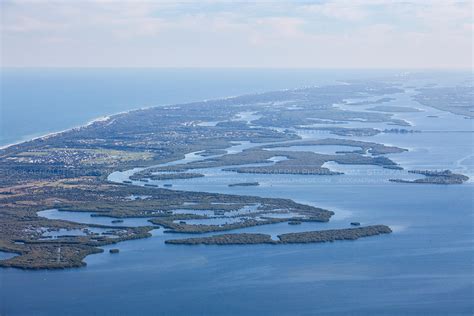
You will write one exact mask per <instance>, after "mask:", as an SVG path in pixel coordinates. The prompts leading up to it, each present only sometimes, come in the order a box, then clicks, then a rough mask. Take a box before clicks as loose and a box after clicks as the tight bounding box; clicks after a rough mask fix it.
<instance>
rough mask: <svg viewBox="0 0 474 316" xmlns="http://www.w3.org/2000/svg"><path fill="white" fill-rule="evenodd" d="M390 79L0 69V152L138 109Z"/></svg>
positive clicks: (321, 73)
mask: <svg viewBox="0 0 474 316" xmlns="http://www.w3.org/2000/svg"><path fill="white" fill-rule="evenodd" d="M397 73H400V71H393V70H390V71H347V70H292V69H172V68H170V69H164V68H156V69H154V68H150V69H146V68H143V69H137V68H129V69H127V68H123V69H120V68H111V69H101V68H82V69H77V68H72V69H68V68H59V69H58V68H56V69H54V68H26V69H24V68H2V69H0V146H4V145H7V144H10V143H14V142H18V141H24V140H28V139H31V138H33V137H38V136H42V135H44V134H46V133H51V132H57V131H61V130H64V129H68V128H71V127H74V126H78V125H83V124H85V123H87V122H88V121H90V120H93V119H95V118H97V117H101V116H105V115H110V114H114V113H117V112H121V111H128V110H131V109H136V108H141V107H147V106H159V105H166V104H177V103H185V102H194V101H201V100H205V99H214V98H222V97H228V96H235V95H241V94H247V93H258V92H265V91H270V90H280V89H287V88H299V87H304V86H313V85H322V84H332V83H335V82H337V81H338V80H348V79H359V78H373V77H381V76H388V75H394V74H397Z"/></svg>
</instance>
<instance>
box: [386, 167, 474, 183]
mask: <svg viewBox="0 0 474 316" xmlns="http://www.w3.org/2000/svg"><path fill="white" fill-rule="evenodd" d="M408 172H410V173H414V174H420V175H424V176H425V177H424V178H420V179H415V180H403V179H390V181H392V182H398V183H419V184H462V183H464V182H466V181H467V180H469V177H468V176H465V175H463V174H459V173H453V172H452V171H450V170H442V171H436V170H435V171H432V170H409V171H408Z"/></svg>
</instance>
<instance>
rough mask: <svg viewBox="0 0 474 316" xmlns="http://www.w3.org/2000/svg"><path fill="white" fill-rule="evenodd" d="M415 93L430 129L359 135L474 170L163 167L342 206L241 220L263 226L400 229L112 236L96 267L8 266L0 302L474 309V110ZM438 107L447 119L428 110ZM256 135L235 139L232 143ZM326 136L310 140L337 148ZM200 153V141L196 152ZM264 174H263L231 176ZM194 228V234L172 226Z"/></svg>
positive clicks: (152, 310)
mask: <svg viewBox="0 0 474 316" xmlns="http://www.w3.org/2000/svg"><path fill="white" fill-rule="evenodd" d="M333 75H334V74H333ZM301 80H302V79H301ZM443 80H445V78H444V77H443V78H440V79H439V81H440V82H442V81H443ZM281 84H282V85H283V84H284V82H283V83H281ZM408 84H413V83H407V85H408ZM176 89H177V90H179V87H176ZM104 93H105V92H104ZM409 93H411V92H409V91H408V92H407V93H404V94H400V95H397V96H396V100H394V101H392V102H391V103H390V105H398V106H402V105H404V106H416V107H417V108H420V109H422V110H423V112H421V113H423V115H420V113H399V114H396V116H397V118H401V119H406V120H409V121H410V122H412V123H413V124H414V127H413V128H414V129H419V130H422V131H424V132H423V133H414V134H379V135H376V136H373V137H356V138H351V139H359V140H365V141H373V142H380V143H384V144H389V145H395V146H400V147H403V148H407V149H409V151H408V152H404V153H400V154H393V155H390V158H391V159H393V160H394V161H396V162H397V163H399V164H401V166H403V167H404V168H406V169H407V170H410V169H424V168H434V169H446V168H449V169H452V170H455V171H459V172H462V173H464V174H467V175H469V176H470V177H471V181H469V182H468V183H466V184H463V185H452V186H442V185H441V186H440V185H429V184H427V185H409V184H399V183H391V182H388V179H389V178H392V177H400V178H403V179H408V178H410V177H413V175H410V174H409V173H407V171H406V170H403V171H397V170H387V169H383V168H380V167H377V166H354V165H350V166H348V165H338V164H336V163H328V164H327V167H328V168H330V169H332V170H336V171H342V172H344V173H345V174H344V175H339V176H297V175H278V174H272V175H258V174H235V173H229V172H225V171H222V169H223V168H208V169H202V170H198V172H203V173H204V174H205V175H206V177H204V178H196V179H187V180H167V181H156V184H159V185H160V186H161V185H162V184H164V183H172V184H173V189H180V190H194V191H206V192H219V193H233V194H248V195H259V196H265V197H284V198H291V199H294V200H295V201H297V202H301V203H308V204H311V205H315V206H319V207H323V208H327V209H330V210H333V211H334V212H335V216H334V217H333V218H332V219H331V221H330V222H329V223H303V224H302V225H297V226H293V225H288V224H286V223H282V224H275V225H267V226H264V227H252V228H245V229H240V230H236V231H234V232H261V233H267V234H270V235H272V237H273V238H275V237H276V235H278V234H281V233H286V232H291V231H308V230H318V229H331V228H344V227H350V222H352V221H358V222H361V224H362V225H371V224H386V225H389V226H390V227H391V228H392V230H393V233H392V234H389V235H382V236H376V237H371V238H363V239H360V240H357V241H343V242H334V243H327V244H308V245H254V246H192V247H191V246H183V245H166V244H164V240H166V239H168V238H170V236H169V235H168V234H163V230H162V229H157V230H155V231H153V237H151V238H147V239H142V240H133V241H127V242H123V243H120V244H118V245H113V246H110V247H104V249H105V250H106V251H105V252H104V253H101V254H97V255H91V256H89V257H87V258H86V262H87V267H84V268H81V269H72V270H62V271H22V270H17V269H3V270H0V315H32V314H33V315H51V314H53V315H84V314H88V315H124V314H132V315H144V314H163V315H316V314H336V315H347V314H350V315H472V314H473V312H474V302H473V297H474V268H473V267H474V229H473V228H474V183H473V182H472V178H474V159H473V157H474V152H473V148H474V146H473V144H474V139H473V130H474V128H473V125H472V124H473V123H472V120H466V119H464V118H462V117H460V116H456V115H452V114H449V113H446V112H440V111H437V110H434V109H431V108H428V107H424V106H422V105H420V104H418V103H416V102H413V101H411V100H410V98H409V95H407V94H409ZM46 103H47V102H45V104H46ZM384 105H385V104H384ZM367 107H370V106H367ZM357 109H358V110H364V106H362V107H358V108H357ZM435 113H436V114H437V115H439V116H440V117H442V121H439V120H438V121H436V120H435V119H431V118H427V115H434V114H435ZM358 124H359V123H357V122H354V123H351V124H349V125H347V126H359V125H358ZM366 126H367V127H370V126H374V127H376V126H377V124H373V125H371V124H366ZM392 127H393V126H392ZM299 133H301V135H302V136H304V137H305V138H306V139H319V138H327V137H328V135H327V134H324V133H314V132H311V131H307V130H301V131H299ZM330 136H331V137H337V136H334V135H330ZM341 138H344V137H341ZM250 146H252V144H251V143H244V144H235V146H233V147H232V148H230V149H229V152H233V153H235V152H239V151H241V150H243V149H245V148H249V147H250ZM319 147H322V146H312V147H311V146H310V147H308V148H309V150H314V151H318V150H323V151H324V150H326V151H334V149H336V148H332V147H330V146H329V147H328V148H326V149H321V148H319ZM287 149H288V150H291V147H290V148H287ZM294 150H301V148H299V147H298V148H294ZM200 158H202V157H199V156H198V155H195V154H189V155H187V156H186V158H185V159H184V160H183V161H184V162H186V161H193V160H196V159H200ZM173 163H176V162H173ZM131 173H133V171H128V172H127V171H126V172H117V173H114V174H112V175H111V176H110V179H111V180H113V181H122V180H123V179H126V178H127V177H128V176H130V174H131ZM254 181H258V182H259V183H260V186H258V187H229V186H228V184H231V183H237V182H254ZM138 184H140V183H139V182H136V183H134V185H138ZM58 213H59V212H55V211H54V210H50V211H44V212H42V213H41V214H40V215H42V216H46V217H50V218H53V217H54V218H58V217H62V218H64V219H69V220H75V221H79V222H83V221H87V222H95V221H97V222H98V223H99V222H101V223H105V222H109V221H110V219H107V218H93V217H90V216H89V214H71V212H65V213H63V214H58ZM132 222H133V220H132ZM132 222H131V224H132ZM133 224H135V222H133ZM136 224H139V223H138V222H137V223H136ZM184 236H186V237H189V236H188V235H184V234H173V237H176V238H179V237H184ZM109 248H120V253H119V254H118V255H111V254H109V253H108V249H109ZM1 255H2V254H1V253H0V256H1Z"/></svg>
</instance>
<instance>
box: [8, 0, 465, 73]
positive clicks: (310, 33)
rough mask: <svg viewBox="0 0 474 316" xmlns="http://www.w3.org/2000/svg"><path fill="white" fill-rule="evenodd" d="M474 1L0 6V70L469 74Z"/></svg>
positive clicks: (31, 2) (127, 0) (73, 1)
mask: <svg viewBox="0 0 474 316" xmlns="http://www.w3.org/2000/svg"><path fill="white" fill-rule="evenodd" d="M473 2H474V0H467V1H454V0H320V1H283V0H282V1H265V0H262V1H244V0H240V1H215V0H214V1H211V0H199V1H193V0H187V1H170V0H165V1H160V0H157V1H140V0H91V1H87V0H68V1H65V0H61V1H43V0H26V1H25V0H0V11H1V23H0V35H1V47H0V48H1V50H0V52H1V55H0V62H1V66H2V67H259V68H384V69H387V68H397V69H401V68H403V69H414V68H416V69H420V68H423V69H426V68H436V69H453V68H468V69H472V65H473V63H472V52H473V30H474V23H473Z"/></svg>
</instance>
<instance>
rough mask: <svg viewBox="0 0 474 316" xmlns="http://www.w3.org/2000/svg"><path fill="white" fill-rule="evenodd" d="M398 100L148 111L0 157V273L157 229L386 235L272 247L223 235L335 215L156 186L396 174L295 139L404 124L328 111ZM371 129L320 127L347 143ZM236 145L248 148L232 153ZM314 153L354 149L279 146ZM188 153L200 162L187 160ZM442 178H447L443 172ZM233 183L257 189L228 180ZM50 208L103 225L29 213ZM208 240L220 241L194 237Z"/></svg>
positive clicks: (361, 87) (359, 147) (286, 100)
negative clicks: (224, 173) (356, 168)
mask: <svg viewBox="0 0 474 316" xmlns="http://www.w3.org/2000/svg"><path fill="white" fill-rule="evenodd" d="M398 92H401V90H400V89H399V88H398V87H397V86H394V85H391V84H381V83H378V84H376V85H373V84H371V83H369V82H367V83H365V82H357V83H353V84H347V85H334V86H327V87H314V88H305V89H295V90H285V91H276V92H268V93H261V94H255V95H244V96H240V97H234V98H227V99H222V100H211V101H205V102H195V103H189V104H181V105H172V106H171V105H170V106H161V107H154V108H148V109H141V110H135V111H130V112H128V113H121V114H117V115H112V116H110V117H108V118H107V119H105V120H100V121H96V122H94V123H92V124H89V125H87V126H84V127H81V128H75V129H71V130H68V131H65V132H61V133H57V134H53V135H49V136H45V137H41V138H37V139H34V140H31V141H27V142H23V143H20V144H16V145H12V146H9V147H7V148H4V149H1V150H0V251H4V252H10V253H14V254H15V256H13V257H10V258H8V259H5V260H0V266H1V267H16V268H23V269H58V268H72V267H81V266H83V265H85V263H84V261H83V259H84V258H85V257H86V256H87V255H90V254H93V253H98V252H102V251H103V248H102V247H103V246H105V245H112V244H118V245H116V247H114V248H112V249H113V251H112V253H116V252H118V251H119V249H120V245H119V243H120V242H121V241H125V240H131V239H139V238H146V237H150V236H151V233H150V231H152V230H153V229H157V228H160V229H165V231H166V232H168V233H169V236H170V238H169V240H168V241H167V242H168V243H170V244H178V243H185V244H196V243H203V244H255V243H269V244H282V243H284V244H292V243H300V242H305V243H319V242H323V241H335V240H355V239H357V238H361V237H369V236H374V235H378V234H386V233H390V228H389V227H387V226H384V225H374V226H366V227H363V226H361V227H357V228H343V229H336V230H315V231H308V232H303V233H291V234H283V235H280V236H279V238H278V240H272V239H271V238H270V237H269V236H268V235H265V234H231V233H229V234H228V233H227V232H229V231H232V230H234V229H243V228H246V227H261V226H263V225H271V224H277V223H285V222H287V223H301V222H305V223H311V222H319V223H324V222H327V221H329V220H330V218H331V216H332V215H333V214H334V213H333V212H332V211H331V210H325V209H322V208H318V207H314V206H309V205H304V204H300V203H297V202H295V201H292V200H290V199H283V198H262V197H257V196H243V195H231V194H216V193H206V192H188V191H178V190H174V189H172V188H171V184H169V183H165V184H163V183H160V184H158V183H157V181H158V182H159V181H162V180H165V181H167V180H169V181H171V180H177V179H179V180H180V181H187V179H191V178H197V177H203V176H204V175H203V174H202V173H201V172H200V171H197V170H196V169H202V168H211V167H221V168H224V169H226V170H230V171H232V172H240V173H262V174H265V173H285V174H298V175H308V176H314V175H334V176H337V175H338V174H340V173H339V172H335V171H332V170H330V169H328V168H326V167H324V163H325V162H329V161H333V162H337V163H339V164H364V165H376V166H381V167H383V168H391V169H401V167H400V166H399V165H397V164H396V163H395V162H394V161H392V160H391V159H389V158H387V157H385V156H384V155H385V154H394V153H400V152H403V151H404V149H402V148H398V147H394V146H386V145H383V144H377V143H375V142H363V141H355V140H348V139H336V138H326V139H319V140H302V139H301V137H300V136H298V133H297V131H298V128H304V127H314V124H315V122H328V121H331V122H342V123H349V122H360V121H361V120H363V121H364V122H367V123H388V124H391V125H398V126H409V123H408V122H405V121H403V120H399V119H394V118H393V117H392V114H387V113H377V112H374V113H370V112H359V111H343V110H341V109H339V108H337V107H336V106H334V104H338V103H341V102H343V100H345V99H357V98H360V97H361V96H365V97H366V96H373V97H377V96H380V97H382V96H386V95H389V94H391V93H398ZM248 113H251V115H250V117H251V118H249V115H248ZM379 132H380V131H378V130H373V129H364V128H361V129H358V128H347V129H344V128H343V127H341V128H335V129H332V130H331V133H333V134H336V135H340V134H342V135H346V136H347V135H348V136H350V135H367V136H371V135H375V134H377V133H379ZM238 144H249V146H247V147H245V146H244V147H245V148H243V147H242V148H241V149H240V150H236V149H235V148H237V147H238ZM313 145H321V146H324V145H343V146H350V147H352V148H354V150H350V151H346V152H337V153H335V154H331V155H328V154H319V153H315V152H311V151H299V152H298V151H291V150H290V149H291V148H290V147H292V146H313ZM236 146H237V147H236ZM232 148H234V150H231V149H232ZM275 148H278V150H274V149H275ZM286 148H288V150H286ZM272 149H273V150H272ZM191 153H197V154H196V155H195V156H194V158H196V157H200V159H197V160H196V159H191V160H186V159H185V158H186V157H187V155H189V154H191ZM276 158H278V159H276ZM249 164H257V165H251V166H250V165H249ZM118 171H127V172H128V171H130V172H128V173H127V174H128V176H127V177H126V178H123V179H121V180H120V181H115V180H113V179H112V175H113V174H114V173H116V172H118ZM425 175H426V174H425ZM442 177H444V178H446V177H447V178H450V179H452V175H447V174H443V175H442ZM436 178H439V175H438V176H436ZM242 185H245V186H247V185H256V184H255V183H251V182H250V183H245V184H244V183H235V184H234V186H242ZM52 209H55V210H57V211H58V213H59V214H61V212H66V211H67V212H77V213H81V212H87V213H91V216H92V217H91V218H97V217H107V218H110V221H108V223H110V225H98V224H86V223H78V222H72V221H66V220H58V219H47V218H45V217H42V216H39V215H38V212H40V211H45V210H52ZM130 218H142V219H146V220H145V222H146V223H147V224H145V225H143V226H130V225H128V224H127V220H128V219H130ZM213 221H218V223H213ZM214 232H219V233H220V234H219V235H214V236H210V237H205V238H200V237H199V236H196V234H200V233H214ZM222 232H226V234H224V235H222ZM173 233H189V234H193V236H194V237H196V238H198V239H193V238H190V239H176V238H173V237H172V236H173ZM52 235H54V238H52V237H51V236H52ZM117 260H120V256H117Z"/></svg>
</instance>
